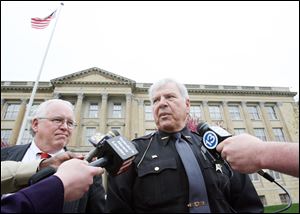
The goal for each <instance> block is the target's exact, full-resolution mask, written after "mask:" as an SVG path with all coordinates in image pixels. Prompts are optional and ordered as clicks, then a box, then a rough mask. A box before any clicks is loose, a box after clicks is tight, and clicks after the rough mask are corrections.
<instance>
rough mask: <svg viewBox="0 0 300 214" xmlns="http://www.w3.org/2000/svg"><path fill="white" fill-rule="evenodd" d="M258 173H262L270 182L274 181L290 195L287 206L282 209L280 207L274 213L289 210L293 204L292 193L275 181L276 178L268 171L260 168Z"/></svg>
mask: <svg viewBox="0 0 300 214" xmlns="http://www.w3.org/2000/svg"><path fill="white" fill-rule="evenodd" d="M257 173H258V174H259V175H261V176H262V177H264V178H265V179H267V180H268V181H270V182H272V183H273V182H274V183H275V184H276V185H277V186H279V187H280V188H281V189H282V190H283V191H284V192H285V193H286V194H287V196H288V199H289V200H288V205H287V206H286V207H283V208H282V209H280V210H277V211H275V212H274V213H281V212H283V211H285V210H287V209H289V208H290V207H291V206H292V198H291V195H290V193H289V192H288V191H287V190H286V189H285V188H284V187H283V186H281V185H280V184H279V183H278V182H276V181H275V179H274V178H273V177H272V176H271V175H269V174H268V173H267V172H264V171H263V170H258V171H257Z"/></svg>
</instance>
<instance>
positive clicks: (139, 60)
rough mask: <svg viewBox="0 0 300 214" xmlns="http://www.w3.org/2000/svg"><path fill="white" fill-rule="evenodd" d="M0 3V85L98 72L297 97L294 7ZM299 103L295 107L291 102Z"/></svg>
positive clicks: (260, 4)
mask: <svg viewBox="0 0 300 214" xmlns="http://www.w3.org/2000/svg"><path fill="white" fill-rule="evenodd" d="M59 7H60V2H53V1H52V2H6V1H1V81H35V80H36V78H37V75H38V73H39V71H40V67H41V64H42V60H43V58H44V55H45V53H46V47H47V44H48V42H49V39H50V35H51V33H52V31H53V29H54V26H55V22H56V21H57V25H56V28H55V32H54V36H53V39H52V42H51V44H50V49H49V51H48V55H47V58H46V61H45V64H44V66H43V69H42V73H41V77H40V81H50V80H51V79H54V78H57V77H61V76H64V75H68V74H71V73H75V72H78V71H81V70H85V69H88V68H91V67H98V68H101V69H104V70H106V71H109V72H112V73H115V74H117V75H121V76H123V77H126V78H129V79H132V80H135V81H136V82H143V83H152V82H155V81H156V80H158V79H161V78H163V77H173V78H175V79H177V80H179V81H181V82H183V83H191V84H214V85H217V84H220V85H244V86H282V87H289V88H290V90H291V91H295V92H298V93H299V2H298V1H290V2H289V1H275V2H269V1H265V2H264V1H254V2H248V1H243V2H203V1H202V2H194V1H191V2H188V1H184V2H178V1H176V2H169V1H168V2H163V1H162V2H161V1H156V2H147V1H145V2H103V1H101V2H89V1H84V2H83V1H81V2H80V1H78V2H69V1H66V2H64V6H63V7H62V9H61V13H60V14H59V16H58V17H56V19H53V20H52V21H51V23H50V25H49V26H48V27H47V28H46V29H44V30H36V29H33V28H31V23H30V18H32V17H40V18H44V17H46V16H47V15H49V14H51V13H52V12H53V11H54V10H55V9H57V8H59ZM297 99H298V98H297Z"/></svg>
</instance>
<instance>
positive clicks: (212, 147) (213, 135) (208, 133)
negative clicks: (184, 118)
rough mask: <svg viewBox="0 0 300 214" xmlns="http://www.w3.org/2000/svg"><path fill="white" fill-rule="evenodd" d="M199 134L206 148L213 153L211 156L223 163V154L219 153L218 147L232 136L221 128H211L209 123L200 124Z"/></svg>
mask: <svg viewBox="0 0 300 214" xmlns="http://www.w3.org/2000/svg"><path fill="white" fill-rule="evenodd" d="M197 132H198V133H199V134H200V136H201V137H202V141H203V144H204V146H205V147H206V148H207V149H208V150H209V151H210V152H211V153H210V154H211V155H212V156H213V157H214V158H215V159H216V160H218V161H222V162H223V158H222V157H221V154H220V153H219V152H217V150H216V147H217V145H218V144H219V143H221V142H222V141H223V140H225V139H226V138H228V137H231V136H232V134H230V133H229V132H227V131H226V130H225V129H222V128H221V127H219V126H209V125H208V124H207V123H203V122H202V123H199V124H198V126H197Z"/></svg>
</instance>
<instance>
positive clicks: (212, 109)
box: [208, 106, 222, 120]
mask: <svg viewBox="0 0 300 214" xmlns="http://www.w3.org/2000/svg"><path fill="white" fill-rule="evenodd" d="M208 109H209V114H210V118H211V119H212V120H222V115H221V110H220V106H208Z"/></svg>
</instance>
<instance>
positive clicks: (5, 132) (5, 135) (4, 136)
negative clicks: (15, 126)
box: [1, 129, 12, 144]
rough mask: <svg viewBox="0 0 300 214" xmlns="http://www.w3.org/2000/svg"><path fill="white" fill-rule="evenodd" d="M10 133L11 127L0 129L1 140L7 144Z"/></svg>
mask: <svg viewBox="0 0 300 214" xmlns="http://www.w3.org/2000/svg"><path fill="white" fill-rule="evenodd" d="M11 133H12V130H11V129H1V141H2V142H4V143H7V144H8V143H9V138H10V136H11Z"/></svg>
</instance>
